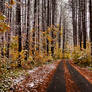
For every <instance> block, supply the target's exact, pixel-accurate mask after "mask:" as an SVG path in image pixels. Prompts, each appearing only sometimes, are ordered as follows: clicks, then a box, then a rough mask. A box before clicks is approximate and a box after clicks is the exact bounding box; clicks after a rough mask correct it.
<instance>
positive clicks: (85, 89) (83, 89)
mask: <svg viewBox="0 0 92 92" xmlns="http://www.w3.org/2000/svg"><path fill="white" fill-rule="evenodd" d="M66 64H67V67H68V69H69V72H70V74H71V76H72V79H73V81H74V82H75V83H76V84H77V86H78V88H79V89H80V92H92V84H90V83H89V82H88V80H86V79H85V78H84V77H83V76H82V75H81V74H80V73H79V72H78V71H77V70H76V69H75V68H74V67H72V66H71V64H70V63H69V60H68V61H67V62H66Z"/></svg>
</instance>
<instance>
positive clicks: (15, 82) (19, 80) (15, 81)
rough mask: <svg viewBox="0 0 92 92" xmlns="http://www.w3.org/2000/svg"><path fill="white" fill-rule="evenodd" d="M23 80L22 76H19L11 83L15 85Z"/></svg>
mask: <svg viewBox="0 0 92 92" xmlns="http://www.w3.org/2000/svg"><path fill="white" fill-rule="evenodd" d="M24 78H25V77H24V76H20V77H19V78H17V79H14V80H13V82H14V84H17V83H19V82H21V81H22V80H24Z"/></svg>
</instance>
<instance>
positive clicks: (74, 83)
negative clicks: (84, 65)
mask: <svg viewBox="0 0 92 92" xmlns="http://www.w3.org/2000/svg"><path fill="white" fill-rule="evenodd" d="M47 92H92V84H91V83H89V82H88V80H87V79H85V78H84V77H83V76H82V75H81V74H80V73H79V72H78V71H77V70H76V69H75V68H74V67H73V66H72V65H71V64H70V63H69V60H63V61H61V63H60V64H59V66H58V67H57V70H56V72H55V74H54V76H53V78H52V81H51V82H50V84H49V86H48V88H47Z"/></svg>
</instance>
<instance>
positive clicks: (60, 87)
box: [47, 62, 66, 92]
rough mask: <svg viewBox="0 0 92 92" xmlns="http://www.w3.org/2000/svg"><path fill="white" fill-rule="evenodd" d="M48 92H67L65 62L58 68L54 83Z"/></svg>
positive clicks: (52, 82)
mask: <svg viewBox="0 0 92 92" xmlns="http://www.w3.org/2000/svg"><path fill="white" fill-rule="evenodd" d="M47 92H66V86H65V79H64V65H63V62H60V64H59V66H58V67H57V70H56V72H55V74H54V76H53V78H52V81H51V83H50V85H49V87H48V88H47Z"/></svg>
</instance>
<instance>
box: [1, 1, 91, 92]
mask: <svg viewBox="0 0 92 92" xmlns="http://www.w3.org/2000/svg"><path fill="white" fill-rule="evenodd" d="M59 60H72V62H73V63H74V64H75V65H77V66H78V67H80V68H87V69H88V70H89V71H92V0H0V92H45V91H42V89H43V87H42V85H41V86H40V87H41V88H42V89H41V88H40V89H37V90H40V91H10V90H15V89H14V87H15V86H14V85H15V84H16V82H18V80H17V78H20V79H23V78H24V76H27V78H28V79H30V80H31V81H33V80H35V79H36V78H38V77H40V76H46V77H47V79H46V80H50V79H51V76H52V75H53V73H54V71H55V69H56V67H57V65H58V64H59ZM42 67H43V68H42ZM37 68H38V71H39V72H40V73H38V74H37V75H38V77H34V79H33V80H32V79H31V78H29V77H28V76H31V75H33V76H37V75H36V73H35V74H34V73H32V72H30V71H36V72H38V71H37ZM53 68H54V69H53ZM44 72H45V73H44ZM50 72H52V73H51V74H50V75H49V73H50ZM29 73H30V74H29ZM91 73H92V72H91ZM47 74H48V75H49V76H47ZM27 78H26V81H27ZM48 78H50V79H48ZM15 80H16V81H15ZM46 80H44V83H45V81H46ZM14 81H15V82H14ZM19 81H21V80H19ZM23 83H24V84H25V82H23ZM24 84H22V85H24ZM16 85H17V84H16ZM33 85H34V84H32V83H31V86H33ZM11 86H14V87H11ZM43 86H46V85H43ZM17 89H18V88H16V90H17ZM67 92H68V91H67ZM71 92H72V91H71Z"/></svg>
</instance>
